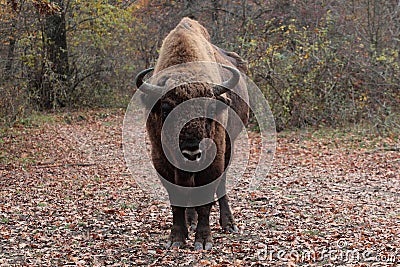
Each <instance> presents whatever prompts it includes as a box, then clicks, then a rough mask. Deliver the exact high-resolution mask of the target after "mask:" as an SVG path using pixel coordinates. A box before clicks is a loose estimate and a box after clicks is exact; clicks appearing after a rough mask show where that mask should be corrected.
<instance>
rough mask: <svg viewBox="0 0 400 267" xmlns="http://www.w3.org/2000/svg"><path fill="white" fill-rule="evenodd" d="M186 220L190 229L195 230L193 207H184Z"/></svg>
mask: <svg viewBox="0 0 400 267" xmlns="http://www.w3.org/2000/svg"><path fill="white" fill-rule="evenodd" d="M186 222H187V225H188V227H190V230H191V231H194V230H196V227H197V212H196V210H195V209H194V208H187V209H186Z"/></svg>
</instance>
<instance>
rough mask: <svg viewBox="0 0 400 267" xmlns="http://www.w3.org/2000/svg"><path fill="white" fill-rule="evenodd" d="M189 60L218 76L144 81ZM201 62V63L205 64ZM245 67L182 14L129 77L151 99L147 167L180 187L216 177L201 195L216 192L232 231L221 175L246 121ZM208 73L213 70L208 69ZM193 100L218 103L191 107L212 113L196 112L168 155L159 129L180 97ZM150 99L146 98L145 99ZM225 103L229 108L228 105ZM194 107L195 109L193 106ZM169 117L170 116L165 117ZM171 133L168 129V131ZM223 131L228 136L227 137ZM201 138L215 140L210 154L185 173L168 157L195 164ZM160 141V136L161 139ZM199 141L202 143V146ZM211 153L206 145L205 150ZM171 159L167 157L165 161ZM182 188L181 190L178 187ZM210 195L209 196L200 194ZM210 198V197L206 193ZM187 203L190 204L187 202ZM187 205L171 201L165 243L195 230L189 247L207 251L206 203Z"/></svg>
mask: <svg viewBox="0 0 400 267" xmlns="http://www.w3.org/2000/svg"><path fill="white" fill-rule="evenodd" d="M193 62H209V63H212V64H218V65H219V66H222V68H221V69H222V70H224V71H220V72H217V73H218V75H220V77H219V78H220V80H221V82H220V83H219V84H215V83H209V82H189V83H182V84H179V85H176V86H174V87H173V88H172V89H171V90H168V91H167V92H166V91H165V90H164V89H165V88H163V87H165V84H167V83H166V81H165V79H168V77H167V78H164V82H161V85H160V84H154V83H152V82H148V81H144V79H145V76H146V74H147V73H149V72H151V71H154V72H153V77H154V76H155V75H157V74H160V73H162V72H163V71H166V70H168V69H171V68H173V67H174V66H178V65H182V64H183V66H184V64H187V63H193ZM205 66H207V65H205ZM246 71H247V66H246V63H245V61H243V60H242V59H241V58H240V57H239V56H238V55H237V54H236V53H234V52H228V51H225V50H223V49H221V48H219V47H217V46H215V45H213V44H212V43H211V42H210V35H209V33H208V32H207V30H206V29H205V28H204V27H203V26H202V25H201V24H200V23H198V22H197V21H195V20H193V19H190V18H183V19H182V20H181V21H180V23H179V24H178V25H177V26H176V27H175V29H173V30H172V31H171V32H170V33H169V34H168V35H167V37H166V38H165V39H164V41H163V44H162V46H161V49H160V53H159V58H158V61H157V63H156V66H155V68H154V69H153V68H150V69H146V70H143V71H141V72H140V73H139V74H138V75H137V76H136V79H135V83H136V86H137V87H138V89H139V90H140V91H141V92H142V94H143V99H144V100H143V101H144V103H145V105H146V99H147V100H148V98H150V99H155V101H154V103H155V104H152V105H148V104H147V106H146V107H147V108H148V109H149V116H148V118H147V122H146V129H147V134H148V137H149V140H150V143H151V158H152V163H153V166H154V167H155V169H156V171H157V173H158V174H159V176H160V177H161V178H163V179H162V181H163V184H164V185H166V184H169V183H171V184H173V185H177V186H181V187H182V188H184V189H185V188H192V187H201V186H204V185H208V184H210V183H213V182H215V181H218V183H217V184H216V186H215V187H214V188H215V190H214V191H212V192H211V193H210V192H209V193H207V194H211V195H214V194H217V197H218V202H219V205H220V219H219V222H220V225H221V227H222V229H223V230H225V231H228V232H237V231H238V228H237V226H236V224H235V221H234V218H233V216H232V212H231V209H230V206H229V203H228V197H227V195H226V192H225V179H226V177H225V176H224V174H225V171H226V169H227V168H228V166H229V162H230V160H231V156H232V155H231V153H232V151H233V148H232V144H233V143H232V142H233V141H234V140H235V138H236V137H237V135H238V134H239V133H240V131H241V130H242V125H243V124H244V125H245V124H246V123H247V121H248V116H249V107H248V104H247V101H248V100H247V98H248V96H247V89H246V84H245V82H244V79H243V78H242V73H245V72H246ZM212 73H215V72H214V71H212ZM193 99H203V100H204V99H210V100H215V101H217V103H220V105H216V106H215V105H214V106H212V105H208V104H207V101H205V102H204V101H203V102H201V103H200V104H199V107H197V108H200V109H201V108H203V109H204V110H205V111H204V112H207V110H208V109H210V106H211V107H212V109H213V112H212V113H211V115H209V116H215V119H212V117H211V119H210V117H199V116H196V117H194V118H193V119H192V120H190V121H188V122H186V123H185V124H184V126H183V127H182V128H181V129H180V132H179V133H178V136H179V144H178V146H179V150H180V153H179V154H180V155H174V154H173V153H171V155H168V154H169V153H170V152H171V151H170V150H169V143H168V142H166V144H163V140H162V133H161V129H162V127H163V125H164V123H165V121H166V120H167V118H168V116H169V115H171V114H172V113H173V110H174V109H175V108H176V107H178V106H179V105H180V104H182V103H184V102H185V101H189V100H193ZM150 102H151V101H150ZM228 107H229V108H228ZM193 109H195V108H193ZM228 109H229V110H233V111H234V113H235V114H236V117H239V118H240V120H241V122H242V123H243V124H240V127H238V125H237V122H235V121H234V120H233V119H232V118H231V117H232V116H231V115H230V114H231V113H230V112H228ZM171 116H172V115H171ZM174 116H175V118H174V119H173V120H171V121H172V123H173V122H174V121H177V120H179V118H177V117H179V113H177V114H174ZM217 117H218V119H217ZM170 131H174V127H172V128H171V129H170ZM228 132H230V134H229V135H228ZM203 139H210V140H212V142H213V143H214V144H215V151H214V154H215V155H214V158H213V160H212V162H211V164H209V165H208V166H207V167H206V168H204V169H202V170H196V171H190V170H185V169H181V168H179V167H177V166H176V165H175V164H174V163H173V162H172V161H174V159H175V158H177V157H183V158H184V159H185V160H186V161H187V162H189V163H192V164H197V163H196V162H200V161H201V160H202V159H205V158H207V157H208V154H209V153H210V152H209V149H208V148H207V146H205V145H203V144H202V140H203ZM164 142H165V140H164ZM202 145H203V146H202ZM210 151H211V149H210ZM171 158H172V160H171ZM166 188H167V191H168V194H169V198H170V200H171V199H173V198H176V197H177V194H180V196H178V197H185V198H189V199H190V198H191V197H192V196H191V194H190V193H189V194H188V193H187V194H185V193H184V192H183V193H179V192H178V191H177V190H172V189H169V188H168V187H166ZM183 191H185V190H183ZM204 197H205V198H207V199H210V196H209V195H208V196H204ZM212 197H213V196H212ZM188 203H191V202H190V200H188ZM213 203H214V202H210V203H205V204H203V205H199V206H195V207H190V205H176V204H174V203H173V201H171V207H172V213H173V225H172V229H171V233H170V236H169V242H168V244H167V246H168V247H182V246H184V245H185V241H186V239H187V238H188V227H190V226H192V227H193V228H196V233H195V243H194V248H195V249H196V250H202V249H205V250H209V249H210V248H211V247H212V243H213V242H212V237H211V229H210V225H209V216H210V210H211V207H212V204H213Z"/></svg>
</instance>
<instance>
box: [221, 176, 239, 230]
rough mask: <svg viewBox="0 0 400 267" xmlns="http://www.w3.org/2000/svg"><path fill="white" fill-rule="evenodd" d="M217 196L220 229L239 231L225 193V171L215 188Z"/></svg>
mask: <svg viewBox="0 0 400 267" xmlns="http://www.w3.org/2000/svg"><path fill="white" fill-rule="evenodd" d="M217 197H218V204H219V224H220V225H221V228H222V230H224V231H225V232H228V233H237V232H239V229H238V227H237V226H236V224H235V220H234V218H233V215H232V212H231V208H230V206H229V200H228V195H227V194H226V173H224V174H223V175H222V177H221V182H220V183H219V185H218V189H217Z"/></svg>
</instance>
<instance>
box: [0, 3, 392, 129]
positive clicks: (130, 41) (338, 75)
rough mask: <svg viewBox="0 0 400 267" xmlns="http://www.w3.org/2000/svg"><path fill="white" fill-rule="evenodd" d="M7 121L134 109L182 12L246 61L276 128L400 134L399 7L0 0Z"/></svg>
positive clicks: (0, 99) (0, 79) (0, 95)
mask: <svg viewBox="0 0 400 267" xmlns="http://www.w3.org/2000/svg"><path fill="white" fill-rule="evenodd" d="M0 8H1V9H0V118H1V119H0V123H1V124H3V125H12V124H13V123H14V122H16V121H18V120H21V119H23V118H24V117H26V116H29V114H31V113H32V112H35V111H57V110H63V109H82V108H95V107H126V106H127V104H128V103H129V100H130V97H131V96H132V95H133V93H134V90H135V87H134V85H133V79H134V77H135V75H136V73H137V72H138V71H140V70H142V69H144V68H147V67H150V66H153V65H154V63H155V61H156V59H157V55H158V49H159V48H160V46H161V43H162V40H163V38H164V37H165V36H166V34H167V33H168V32H169V31H170V30H171V29H172V28H173V27H175V25H176V24H177V23H178V22H179V21H180V19H181V18H182V17H184V16H189V17H192V18H195V19H197V20H198V21H199V22H200V23H202V24H203V25H204V26H205V27H206V28H207V29H208V30H209V32H210V34H211V39H212V42H213V43H214V44H216V45H217V46H219V47H221V48H224V49H225V50H230V51H235V52H237V53H238V54H239V55H241V56H242V57H243V58H244V59H246V60H247V61H248V66H249V73H248V75H249V76H250V77H251V78H252V79H253V81H254V82H255V83H256V84H257V85H258V86H259V88H260V89H261V90H262V91H263V93H264V94H265V96H266V98H267V100H268V102H269V104H270V106H271V109H272V111H273V114H274V116H275V120H276V125H277V129H278V130H282V129H286V128H293V127H304V126H309V125H312V126H316V125H324V126H325V125H326V126H335V127H336V126H343V125H348V124H358V123H367V124H368V125H369V126H371V128H372V129H374V130H378V131H380V132H381V131H385V132H392V131H393V130H394V129H399V128H400V127H399V125H400V123H399V115H398V114H399V107H400V105H399V104H400V59H399V52H400V1H398V0H351V1H347V0H346V1H344V0H296V1H286V0H265V1H262V0H244V1H227V0H211V1H200V0H182V1H164V0H162V1H150V0H147V1H146V0H141V1H128V0H104V1H95V0H88V1H80V0H0Z"/></svg>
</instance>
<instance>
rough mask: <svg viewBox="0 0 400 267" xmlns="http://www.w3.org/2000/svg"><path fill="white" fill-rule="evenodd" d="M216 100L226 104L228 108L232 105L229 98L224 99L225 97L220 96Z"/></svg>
mask: <svg viewBox="0 0 400 267" xmlns="http://www.w3.org/2000/svg"><path fill="white" fill-rule="evenodd" d="M215 99H217V100H219V101H221V102H222V103H224V104H225V105H227V106H230V105H231V99H230V98H229V97H223V96H220V95H219V96H217V97H215ZM218 106H221V108H222V107H225V106H223V105H218Z"/></svg>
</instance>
